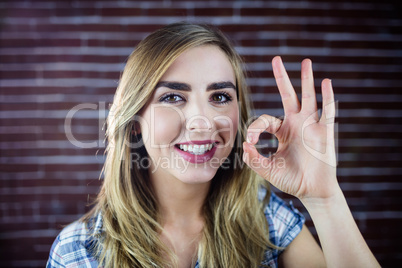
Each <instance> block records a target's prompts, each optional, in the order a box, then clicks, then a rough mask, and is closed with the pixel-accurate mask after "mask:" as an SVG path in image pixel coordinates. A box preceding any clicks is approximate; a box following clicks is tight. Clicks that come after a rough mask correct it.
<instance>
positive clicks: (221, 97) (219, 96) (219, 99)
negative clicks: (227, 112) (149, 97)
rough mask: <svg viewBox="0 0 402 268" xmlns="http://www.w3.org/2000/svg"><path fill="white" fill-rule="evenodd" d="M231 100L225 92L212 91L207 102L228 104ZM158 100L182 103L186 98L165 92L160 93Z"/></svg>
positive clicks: (168, 102)
mask: <svg viewBox="0 0 402 268" xmlns="http://www.w3.org/2000/svg"><path fill="white" fill-rule="evenodd" d="M232 100H233V98H232V96H231V95H230V94H229V93H227V92H224V91H222V92H214V93H213V94H212V95H211V96H210V97H209V102H212V103H215V104H218V105H224V104H228V103H229V102H231V101H232ZM158 101H159V102H161V103H167V104H179V103H183V102H185V101H187V100H186V98H185V97H184V96H183V95H181V94H178V93H166V94H164V95H162V96H161V97H160V98H159V99H158Z"/></svg>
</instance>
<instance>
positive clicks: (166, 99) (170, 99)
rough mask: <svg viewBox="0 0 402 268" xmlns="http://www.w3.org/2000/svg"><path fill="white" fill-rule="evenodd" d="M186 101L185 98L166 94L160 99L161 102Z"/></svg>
mask: <svg viewBox="0 0 402 268" xmlns="http://www.w3.org/2000/svg"><path fill="white" fill-rule="evenodd" d="M182 101H184V98H183V97H182V96H180V95H177V94H172V93H170V94H166V95H163V96H162V97H160V98H159V102H166V103H178V102H182Z"/></svg>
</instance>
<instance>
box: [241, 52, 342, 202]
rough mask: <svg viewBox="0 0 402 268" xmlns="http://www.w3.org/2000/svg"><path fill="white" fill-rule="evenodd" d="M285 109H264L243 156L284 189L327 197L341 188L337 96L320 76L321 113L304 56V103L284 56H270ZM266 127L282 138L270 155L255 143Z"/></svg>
mask: <svg viewBox="0 0 402 268" xmlns="http://www.w3.org/2000/svg"><path fill="white" fill-rule="evenodd" d="M272 66H273V70H274V76H275V80H276V83H277V85H278V89H279V92H280V95H281V98H282V103H283V107H284V110H285V118H284V120H283V121H282V120H280V119H277V118H275V117H273V116H269V115H262V116H260V117H259V118H258V119H257V120H256V121H254V122H253V123H252V124H251V125H250V126H249V128H248V134H247V141H248V142H245V143H243V148H244V155H243V159H244V161H245V162H246V163H247V165H249V166H250V167H251V168H252V169H253V170H254V171H256V172H257V173H258V174H259V175H260V176H262V177H263V178H265V179H266V180H268V181H269V182H270V183H271V184H272V185H274V186H275V187H277V188H278V189H280V190H281V191H283V192H286V193H288V194H291V195H293V196H296V197H297V198H299V199H301V200H302V199H314V200H316V201H317V198H319V199H322V200H324V199H328V198H331V197H332V196H333V195H335V194H336V193H337V191H338V190H339V185H338V182H337V179H336V156H335V142H334V119H335V102H334V94H333V90H332V86H331V81H330V80H329V79H325V80H323V82H322V98H323V112H322V115H321V117H320V118H319V115H318V111H317V101H316V94H315V89H314V81H313V71H312V66H311V61H310V60H309V59H306V60H304V61H303V62H302V71H301V77H302V101H301V105H300V102H299V100H298V97H297V95H296V93H295V90H294V89H293V87H292V84H291V82H290V80H289V77H288V75H287V73H286V70H285V67H284V65H283V63H282V60H281V58H280V57H275V58H274V59H273V60H272ZM263 131H267V132H269V133H271V134H274V135H275V136H276V137H277V139H278V141H279V145H278V150H277V152H276V153H275V154H274V155H272V156H270V157H269V158H266V157H264V156H262V155H261V154H259V153H258V151H257V149H256V148H255V144H256V143H257V142H258V140H259V135H260V134H261V133H262V132H263Z"/></svg>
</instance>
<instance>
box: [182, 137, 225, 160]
mask: <svg viewBox="0 0 402 268" xmlns="http://www.w3.org/2000/svg"><path fill="white" fill-rule="evenodd" d="M217 143H218V142H217V141H211V140H204V141H190V142H184V143H178V144H176V146H175V150H176V151H177V153H178V154H179V155H181V156H182V157H183V158H184V159H185V160H186V161H188V162H190V163H193V164H196V163H204V162H207V161H209V160H210V159H211V158H212V157H213V156H214V154H215V151H216V146H215V145H216V144H217Z"/></svg>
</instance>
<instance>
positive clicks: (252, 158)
mask: <svg viewBox="0 0 402 268" xmlns="http://www.w3.org/2000/svg"><path fill="white" fill-rule="evenodd" d="M243 161H244V162H245V163H246V164H247V165H248V166H249V167H250V168H251V169H252V170H254V171H255V172H256V173H257V174H258V175H260V176H261V177H263V178H264V179H265V180H268V181H269V178H270V175H271V173H272V167H273V165H272V160H271V158H266V157H264V156H262V155H261V154H260V153H259V152H258V151H257V149H256V148H255V147H254V145H252V144H250V143H248V142H243Z"/></svg>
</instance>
